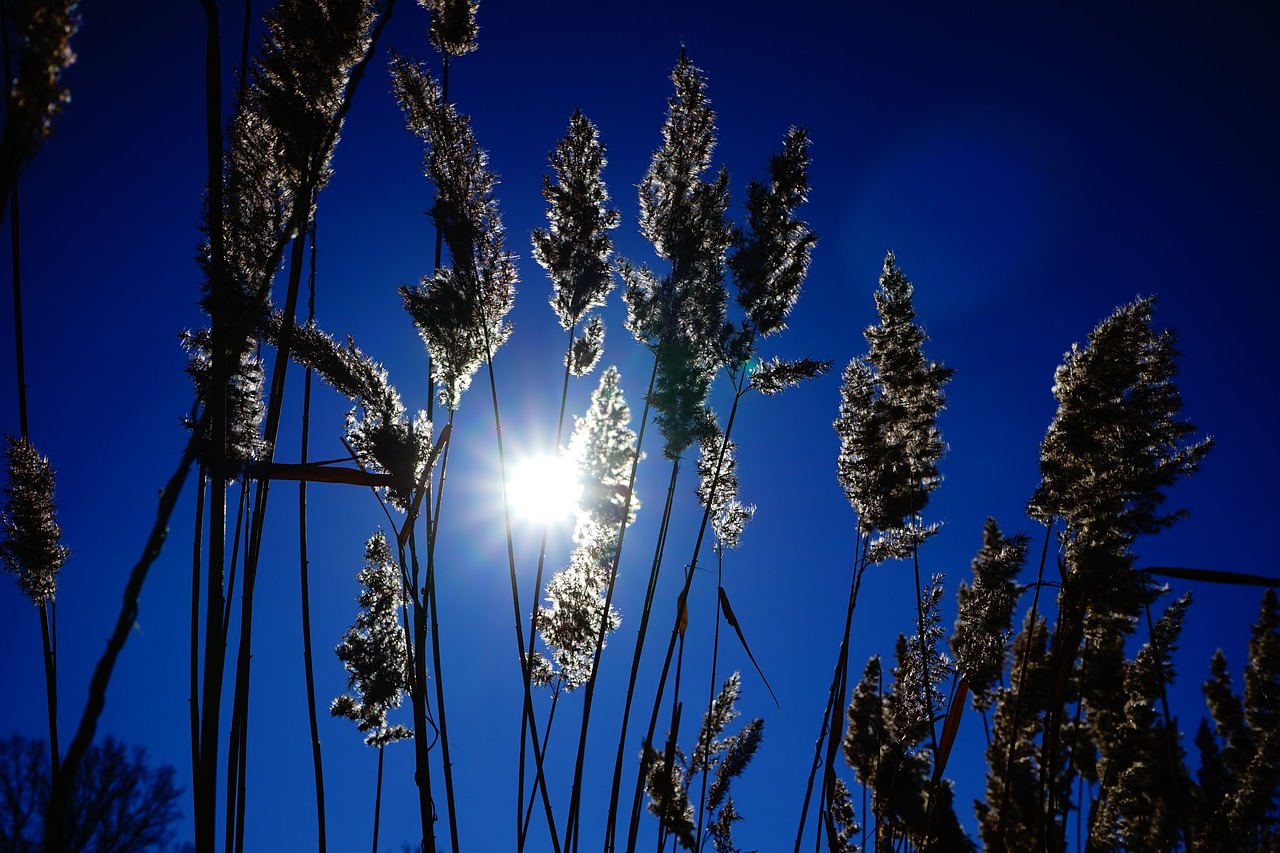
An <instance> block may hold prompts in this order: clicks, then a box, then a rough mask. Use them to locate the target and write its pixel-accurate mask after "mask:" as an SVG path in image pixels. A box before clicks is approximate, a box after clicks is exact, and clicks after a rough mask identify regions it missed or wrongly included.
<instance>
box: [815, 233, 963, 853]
mask: <svg viewBox="0 0 1280 853" xmlns="http://www.w3.org/2000/svg"><path fill="white" fill-rule="evenodd" d="M913 294H914V288H913V286H912V284H911V282H910V281H909V280H908V279H907V277H906V276H905V275H904V274H903V272H902V270H901V268H900V267H899V266H898V264H897V259H896V258H895V257H894V254H893V252H886V254H885V258H884V264H883V267H882V270H881V274H880V280H879V288H878V289H877V290H876V291H875V294H874V297H875V304H876V313H877V315H878V316H879V322H878V323H876V324H875V325H872V326H869V327H867V328H866V329H865V330H864V331H863V337H864V338H866V341H867V345H868V352H867V355H866V356H864V357H855V358H854V359H852V360H851V361H850V362H849V364H848V365H847V366H846V367H845V370H844V374H843V382H842V384H841V387H840V408H839V416H838V417H837V418H836V421H835V424H834V426H835V431H836V434H837V435H838V436H839V437H840V454H839V457H838V458H837V461H836V479H837V480H838V481H839V483H840V485H841V488H843V489H844V493H845V497H846V498H847V499H848V500H849V504H850V505H851V506H852V507H853V509H854V511H855V512H856V513H857V528H856V529H857V551H856V552H855V556H854V567H853V578H852V581H851V582H850V585H849V601H848V605H847V607H846V610H845V623H844V630H843V632H842V634H841V640H840V650H839V654H838V656H837V658H836V665H835V667H834V670H833V673H832V680H831V689H830V690H829V692H828V696H829V699H828V703H827V709H826V712H825V713H824V719H823V724H822V728H821V730H820V734H819V736H818V739H817V744H816V747H815V756H814V773H816V771H817V769H818V767H819V766H821V765H822V762H823V753H824V751H825V756H826V757H825V765H826V768H825V773H824V776H823V783H822V799H821V802H820V804H819V812H820V813H821V814H823V815H824V816H825V817H826V818H827V820H828V825H827V827H826V831H827V834H828V836H831V835H833V834H834V833H835V829H834V827H833V825H832V824H831V823H830V820H831V817H830V816H831V814H832V812H833V807H832V805H831V800H830V798H831V796H832V795H833V794H834V792H835V755H836V748H837V744H838V743H839V742H840V728H841V726H842V722H841V719H840V716H839V713H838V707H839V706H838V705H837V702H839V701H841V700H839V699H838V698H837V697H842V696H843V695H844V693H845V690H846V687H847V684H848V671H849V635H850V631H851V629H852V626H853V614H854V611H855V610H856V608H857V603H858V590H859V589H860V588H861V584H862V574H863V572H865V571H866V569H867V568H868V567H869V566H871V565H875V564H877V563H881V562H883V561H885V560H887V559H890V558H894V559H906V558H911V559H912V560H913V564H914V569H915V581H916V624H917V626H918V632H917V637H916V640H915V647H916V648H917V649H918V650H921V654H919V655H918V656H917V660H918V663H919V665H920V667H921V670H922V671H921V672H920V673H919V676H920V677H919V681H918V686H920V687H921V689H922V690H923V691H924V693H923V695H921V696H920V697H919V701H920V702H921V703H922V704H923V705H924V706H925V707H928V708H932V707H933V705H934V702H933V699H932V698H931V696H930V695H929V694H930V693H931V692H932V687H933V685H934V684H935V683H936V678H935V677H934V674H933V673H930V672H929V671H928V670H929V667H930V663H931V661H930V657H931V656H930V655H928V654H924V653H923V650H924V649H928V648H932V646H933V645H934V643H932V642H930V640H929V639H928V638H927V637H926V636H925V630H926V624H927V622H928V620H927V618H926V600H925V594H924V591H923V590H922V588H921V583H920V564H919V558H918V554H919V546H920V544H921V543H922V542H924V541H925V540H926V539H928V538H929V537H930V536H932V535H933V534H934V533H936V532H937V530H938V525H937V524H927V525H926V524H924V523H923V522H922V520H921V518H920V515H921V513H922V512H923V510H924V508H925V506H926V505H927V504H928V501H929V495H930V494H931V493H932V491H933V490H934V489H935V488H937V486H938V484H939V483H940V482H941V479H942V478H941V475H940V474H939V472H938V459H939V458H940V457H941V455H942V453H943V452H944V450H945V449H946V446H945V444H944V443H943V441H942V436H941V433H940V432H939V431H938V427H937V418H938V413H939V411H940V410H941V409H942V408H943V406H944V405H945V397H944V395H943V391H942V388H943V386H944V385H945V384H946V383H947V381H948V380H950V378H951V376H952V374H953V373H954V371H953V370H951V369H950V368H946V367H943V366H942V365H941V364H938V363H937V362H933V361H930V360H928V359H927V358H926V357H925V354H924V343H925V341H926V340H927V339H928V337H927V335H926V334H925V331H924V329H923V328H922V327H921V326H920V325H919V324H918V323H917V322H916V321H915V317H916V313H915V308H914V306H913V304H912V296H913ZM925 722H926V728H927V732H928V734H929V736H930V742H931V744H933V745H934V747H935V748H936V740H937V739H936V736H935V735H934V732H933V716H932V714H926V715H925ZM824 744H825V750H824V749H823V747H824ZM812 787H813V774H811V775H810V779H809V787H808V789H807V790H806V793H805V799H804V807H803V809H802V811H801V815H800V825H799V829H798V831H797V834H796V849H797V851H798V850H799V845H800V842H801V840H802V838H803V834H804V824H805V821H806V819H807V810H808V803H809V796H810V793H811V791H812ZM942 793H945V792H942Z"/></svg>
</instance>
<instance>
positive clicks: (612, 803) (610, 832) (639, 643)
mask: <svg viewBox="0 0 1280 853" xmlns="http://www.w3.org/2000/svg"><path fill="white" fill-rule="evenodd" d="M679 477H680V461H679V460H675V461H674V462H672V463H671V478H670V480H669V481H668V483H667V499H666V503H665V504H664V505H663V507H662V520H661V521H660V522H659V524H658V538H657V541H656V542H655V543H654V549H653V563H652V565H651V566H650V568H649V582H648V586H647V587H646V588H645V594H644V607H643V609H642V610H641V611H640V628H639V631H638V632H637V635H636V648H635V651H634V652H633V653H632V656H631V674H630V675H629V676H628V678H627V698H626V701H625V703H624V704H623V708H622V729H621V731H620V732H619V733H618V752H617V755H616V756H615V757H614V764H613V788H612V789H611V792H610V798H609V812H610V815H609V824H608V826H607V827H606V833H607V836H606V842H605V849H606V850H612V849H613V844H614V841H615V832H616V825H615V820H616V809H617V800H618V795H619V792H620V789H621V787H622V765H623V760H624V758H625V755H626V745H627V725H628V722H629V720H630V714H631V702H632V699H633V698H634V696H635V685H636V679H637V678H638V677H639V673H640V656H641V655H642V654H643V653H644V642H645V638H646V636H648V631H649V615H650V613H651V612H652V609H653V599H654V596H655V594H656V592H657V587H658V572H659V571H660V570H661V569H662V557H663V553H664V551H665V550H666V546H667V530H668V528H669V527H670V525H671V508H672V505H673V503H674V501H675V493H676V481H677V480H678V479H679ZM646 742H647V741H646ZM584 746H585V744H582V743H580V744H579V745H578V749H579V755H581V754H582V750H583V748H584ZM641 763H642V764H643V762H641ZM579 789H580V781H579V780H577V779H575V784H574V793H575V794H577V793H578V791H579ZM628 825H630V824H628ZM567 847H568V845H567V844H566V849H567ZM627 849H628V850H630V849H631V844H628V845H627ZM575 850H576V848H575Z"/></svg>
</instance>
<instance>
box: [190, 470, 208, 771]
mask: <svg viewBox="0 0 1280 853" xmlns="http://www.w3.org/2000/svg"><path fill="white" fill-rule="evenodd" d="M196 486H197V491H196V518H195V532H194V533H193V534H192V536H191V684H190V692H191V695H190V696H189V697H188V699H187V702H188V705H189V706H190V711H191V773H192V775H193V776H195V777H197V778H198V777H199V776H200V566H201V564H202V561H203V557H204V505H205V489H206V488H208V483H207V477H206V475H205V467H204V463H201V464H200V468H199V473H198V474H197V475H196Z"/></svg>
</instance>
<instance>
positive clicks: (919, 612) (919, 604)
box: [911, 518, 938, 842]
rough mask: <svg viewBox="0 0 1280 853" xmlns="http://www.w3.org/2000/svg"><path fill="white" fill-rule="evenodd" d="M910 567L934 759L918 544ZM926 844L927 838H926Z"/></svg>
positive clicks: (935, 731)
mask: <svg viewBox="0 0 1280 853" xmlns="http://www.w3.org/2000/svg"><path fill="white" fill-rule="evenodd" d="M915 523H916V525H917V526H918V525H919V518H917V519H916V522H915ZM911 558H912V565H913V567H914V568H915V578H916V631H917V634H918V636H919V638H920V670H921V678H922V680H923V681H924V707H925V712H926V713H927V714H928V716H929V745H930V747H932V749H933V754H934V756H935V757H936V756H937V754H938V729H937V726H936V725H935V724H934V720H933V684H932V682H930V681H929V649H928V647H927V645H926V643H925V635H924V597H923V592H922V591H921V588H920V544H919V542H915V543H913V544H912V546H911ZM925 840H926V842H927V841H928V838H927V837H926V839H925Z"/></svg>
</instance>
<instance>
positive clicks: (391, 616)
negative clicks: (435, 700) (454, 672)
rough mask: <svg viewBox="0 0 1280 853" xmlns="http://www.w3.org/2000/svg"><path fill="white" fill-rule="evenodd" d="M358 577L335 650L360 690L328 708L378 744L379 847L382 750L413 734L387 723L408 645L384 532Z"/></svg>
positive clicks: (396, 567)
mask: <svg viewBox="0 0 1280 853" xmlns="http://www.w3.org/2000/svg"><path fill="white" fill-rule="evenodd" d="M356 580H358V581H359V582H360V584H361V586H363V587H364V589H362V590H361V592H360V596H359V598H358V599H357V601H359V603H360V608H361V609H360V613H358V614H357V615H356V621H355V624H353V625H352V626H351V627H350V628H348V629H347V632H346V633H345V634H344V635H343V637H342V642H341V643H339V644H338V648H337V650H336V651H337V654H338V659H339V660H341V661H342V664H343V666H345V667H346V668H347V672H348V673H349V675H348V677H347V687H348V688H350V689H351V690H353V691H354V692H355V695H354V696H353V695H351V694H350V693H344V694H343V695H341V696H339V697H338V698H337V699H334V700H333V704H332V705H331V706H330V707H329V712H330V713H331V714H333V716H335V717H346V718H347V719H349V720H353V721H354V722H355V723H356V727H357V728H359V729H360V731H362V732H365V733H366V734H365V738H364V742H365V743H367V744H369V746H376V747H377V748H378V783H377V794H376V798H375V800H374V809H373V847H372V849H373V850H374V853H377V849H378V823H379V820H378V818H379V816H380V814H381V812H382V757H383V750H384V749H385V748H386V746H387V744H389V743H394V742H395V741H397V740H403V739H406V738H411V737H413V732H412V731H411V730H410V729H408V728H406V727H404V726H402V725H398V724H396V725H391V724H388V723H387V712H388V711H390V710H391V709H393V708H398V707H400V702H401V700H402V699H403V698H404V694H405V692H406V690H407V688H408V686H409V647H408V643H407V642H406V640H405V632H404V626H402V625H401V624H400V610H401V608H402V607H403V606H404V604H405V597H404V584H403V582H402V581H401V579H400V564H399V563H398V562H397V561H396V559H395V557H393V556H392V554H391V547H390V546H389V545H388V544H387V537H386V536H384V535H383V534H382V533H381V532H378V533H375V534H373V536H371V537H370V538H369V541H368V542H366V543H365V548H364V568H362V569H361V570H360V572H359V574H357V575H356Z"/></svg>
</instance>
